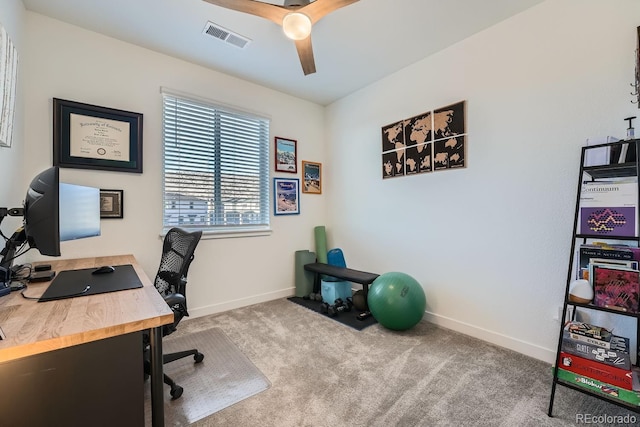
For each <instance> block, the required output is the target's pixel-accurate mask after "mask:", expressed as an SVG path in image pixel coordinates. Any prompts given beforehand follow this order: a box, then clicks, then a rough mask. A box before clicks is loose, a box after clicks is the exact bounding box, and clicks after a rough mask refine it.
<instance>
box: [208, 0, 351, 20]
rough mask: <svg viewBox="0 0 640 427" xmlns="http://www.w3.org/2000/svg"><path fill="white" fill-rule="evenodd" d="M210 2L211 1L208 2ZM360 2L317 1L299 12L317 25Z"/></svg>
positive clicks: (349, 0)
mask: <svg viewBox="0 0 640 427" xmlns="http://www.w3.org/2000/svg"><path fill="white" fill-rule="evenodd" d="M206 1H209V0H206ZM357 1H358V0H316V1H314V2H313V3H310V4H308V5H307V6H304V7H302V8H300V9H298V12H301V13H304V14H305V15H307V16H308V17H309V19H311V23H312V24H315V23H316V22H318V21H319V20H320V19H322V18H323V17H324V16H325V15H327V14H328V13H331V12H333V11H334V10H336V9H340V8H341V7H345V6H349V5H350V4H351V3H355V2H357Z"/></svg>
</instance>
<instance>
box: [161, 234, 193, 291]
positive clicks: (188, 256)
mask: <svg viewBox="0 0 640 427" xmlns="http://www.w3.org/2000/svg"><path fill="white" fill-rule="evenodd" d="M200 237H202V231H194V232H187V231H185V230H183V229H181V228H177V227H176V228H172V229H171V230H169V231H168V232H167V235H166V236H165V237H164V244H163V247H162V258H161V260H160V267H159V268H158V274H157V275H156V278H155V281H154V286H155V287H156V289H157V290H158V292H160V294H161V295H162V296H163V297H164V296H167V295H169V294H174V293H180V294H182V295H185V285H186V282H187V273H188V271H189V265H190V264H191V261H192V260H193V253H194V252H195V250H196V246H197V245H198V242H199V241H200ZM185 297H186V295H185Z"/></svg>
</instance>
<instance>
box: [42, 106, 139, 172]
mask: <svg viewBox="0 0 640 427" xmlns="http://www.w3.org/2000/svg"><path fill="white" fill-rule="evenodd" d="M142 117H143V116H142V114H141V113H134V112H131V111H124V110H116V109H113V108H106V107H100V106H97V105H91V104H84V103H81V102H76V101H69V100H65V99H58V98H53V165H54V166H59V167H65V168H77V169H98V170H107V171H117V172H131V173H142Z"/></svg>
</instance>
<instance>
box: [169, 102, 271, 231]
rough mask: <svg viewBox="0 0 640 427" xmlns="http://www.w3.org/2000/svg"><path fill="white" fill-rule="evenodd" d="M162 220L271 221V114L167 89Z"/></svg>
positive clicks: (246, 227)
mask: <svg viewBox="0 0 640 427" xmlns="http://www.w3.org/2000/svg"><path fill="white" fill-rule="evenodd" d="M162 96H163V139H164V209H163V211H164V219H163V226H164V228H165V230H166V229H169V228H171V227H175V226H177V227H182V228H185V229H189V228H194V229H200V230H204V231H207V230H208V231H220V232H233V231H249V232H251V231H260V230H265V229H268V227H269V120H268V119H266V118H264V117H259V116H255V115H252V114H249V113H244V112H239V111H234V110H232V109H230V108H228V107H224V106H219V105H215V104H214V103H212V102H208V101H204V100H200V99H189V98H187V97H185V96H183V95H176V94H173V93H170V92H167V91H166V90H163V91H162Z"/></svg>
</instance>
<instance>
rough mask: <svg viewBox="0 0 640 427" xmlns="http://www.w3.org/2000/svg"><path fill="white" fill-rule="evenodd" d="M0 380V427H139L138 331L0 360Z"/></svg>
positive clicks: (141, 407)
mask: <svg viewBox="0 0 640 427" xmlns="http://www.w3.org/2000/svg"><path fill="white" fill-rule="evenodd" d="M114 359H115V360H117V363H113V361H114ZM0 378H1V379H2V380H1V381H2V390H3V391H2V392H1V393H0V395H1V396H0V420H1V421H0V423H1V424H2V425H3V426H4V427H10V426H11V427H13V426H29V427H39V426H42V427H51V426H65V427H74V426H78V427H86V426H92V427H98V426H104V427H113V426H118V427H127V426H144V381H143V378H144V373H143V361H142V333H141V332H134V333H130V334H126V335H121V336H118V337H114V338H108V339H104V340H98V341H94V342H90V343H87V344H80V345H76V346H73V347H68V348H63V349H60V350H55V351H50V352H47V353H42V354H37V355H34V356H29V357H25V358H22V359H18V360H13V361H10V362H4V363H0Z"/></svg>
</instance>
